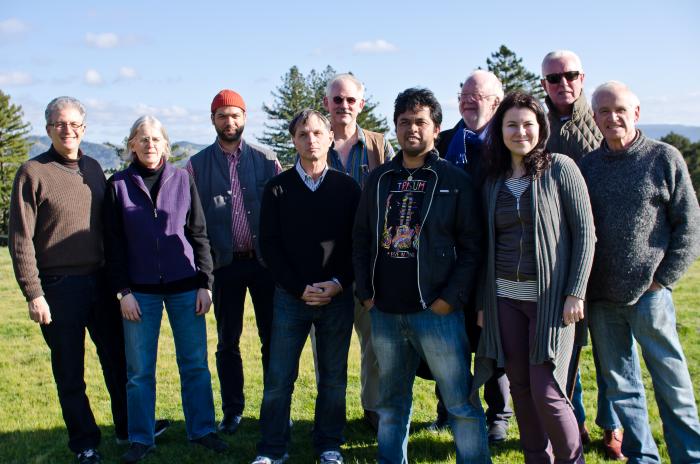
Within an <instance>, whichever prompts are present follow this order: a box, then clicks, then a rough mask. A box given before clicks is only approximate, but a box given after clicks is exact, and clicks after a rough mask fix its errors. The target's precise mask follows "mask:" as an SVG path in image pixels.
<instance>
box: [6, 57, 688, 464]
mask: <svg viewBox="0 0 700 464" xmlns="http://www.w3.org/2000/svg"><path fill="white" fill-rule="evenodd" d="M584 77H585V74H584V72H583V68H582V65H581V61H580V59H579V58H578V56H576V55H575V54H574V53H573V52H570V51H555V52H551V53H549V54H547V55H546V56H545V58H544V60H543V62H542V85H543V87H544V89H545V91H546V93H547V97H546V99H545V104H546V107H547V110H548V111H547V112H545V110H544V108H543V107H542V105H541V104H540V102H539V101H538V100H537V99H536V98H534V97H533V96H531V95H528V94H526V93H522V92H513V93H510V94H508V95H504V92H503V88H502V85H501V83H500V81H499V80H498V78H497V77H496V76H495V75H493V74H492V73H490V72H487V71H483V70H477V71H474V72H473V73H472V74H470V75H469V76H468V77H467V79H466V80H465V82H464V83H463V84H462V87H461V91H460V93H459V94H458V100H459V110H460V113H461V115H462V119H461V120H460V121H459V122H458V123H457V124H456V125H455V126H454V127H453V128H451V129H448V130H445V131H442V132H441V130H440V129H441V124H442V110H441V107H440V104H439V102H438V101H437V99H436V98H435V96H434V95H433V93H432V92H431V91H429V90H427V89H422V88H410V89H407V90H405V91H403V92H401V93H399V95H398V96H397V98H396V100H395V104H394V115H393V121H394V124H395V128H396V136H397V141H398V145H399V146H400V151H399V152H398V153H396V155H394V150H393V148H392V146H391V145H390V144H389V143H388V141H387V139H386V138H385V137H384V136H383V135H382V134H379V133H375V132H371V131H368V130H365V129H362V128H361V127H360V126H359V125H358V124H357V116H358V114H359V113H360V112H361V111H362V108H363V106H364V86H363V85H362V83H361V82H360V81H359V80H358V79H357V78H356V77H354V76H352V75H351V74H340V75H337V76H335V77H334V78H332V79H331V80H330V81H329V83H328V86H327V89H326V95H325V96H324V97H323V106H324V108H325V109H326V110H327V112H328V116H326V115H325V114H323V113H321V112H318V111H315V110H311V109H306V110H303V111H301V112H299V113H298V114H296V115H295V116H294V118H293V120H292V121H291V122H290V124H289V132H290V136H291V139H292V142H293V144H294V147H295V148H296V151H297V154H298V156H297V159H296V161H295V163H294V165H293V166H292V167H290V168H289V169H287V170H286V171H284V172H282V167H281V166H280V164H279V162H278V161H277V158H276V156H275V154H274V153H273V152H272V151H270V150H268V149H265V148H263V147H259V146H256V145H254V144H252V143H249V142H248V141H247V140H244V139H243V137H242V135H243V131H244V128H245V122H246V115H247V112H246V105H245V102H244V100H243V98H242V97H241V96H240V95H239V94H238V93H236V92H234V91H232V90H222V91H221V92H219V93H218V94H217V95H216V96H215V97H214V99H213V101H212V103H211V121H212V124H213V126H214V128H215V130H216V133H217V137H216V140H215V141H214V143H213V144H212V145H210V146H208V147H207V148H205V149H204V150H202V151H201V152H199V153H197V154H196V155H194V156H193V157H191V158H190V160H189V161H188V163H187V166H186V169H180V168H177V167H175V166H174V165H172V164H171V163H169V162H168V157H169V155H170V141H169V139H168V134H167V131H166V130H165V128H164V127H163V126H162V124H161V123H160V122H159V121H158V120H157V119H156V118H154V117H152V116H143V117H141V118H139V119H137V120H136V122H135V123H134V124H133V126H132V128H131V131H130V133H129V137H128V144H127V150H126V151H127V155H128V156H129V160H130V161H131V163H130V164H129V166H128V167H127V168H126V169H124V170H123V171H120V172H118V173H116V174H114V175H113V176H112V177H111V178H110V179H109V180H106V179H105V176H104V174H103V173H102V170H101V168H100V166H99V164H98V163H97V162H96V161H94V160H93V159H92V158H90V157H89V156H86V155H84V154H83V153H82V151H81V150H80V148H79V146H80V142H81V140H82V137H83V135H84V133H85V129H86V120H85V109H84V107H83V105H82V104H81V103H80V102H79V101H78V100H76V99H74V98H71V97H59V98H56V99H54V100H53V101H52V102H51V103H49V105H48V106H47V108H46V114H45V116H46V130H47V133H48V135H49V137H50V138H51V141H52V145H51V148H50V149H49V151H47V152H46V153H43V154H41V155H39V156H38V157H36V158H33V159H32V160H29V161H27V162H26V163H24V164H23V165H22V166H21V168H20V169H19V171H18V173H17V176H16V178H15V183H14V187H13V192H12V198H11V210H10V236H9V244H10V253H11V256H12V260H13V264H14V269H15V275H16V277H17V281H18V283H19V285H20V288H21V290H22V292H23V294H24V296H25V297H26V299H27V301H28V305H29V315H30V317H31V319H32V320H34V321H36V322H38V323H39V324H40V326H41V330H42V334H43V335H44V338H45V340H46V343H47V345H48V346H49V348H50V350H51V365H52V369H53V374H54V379H55V381H56V385H57V388H58V396H59V401H60V403H61V408H62V411H63V416H64V420H65V423H66V427H67V429H68V435H69V443H68V444H69V447H70V449H71V450H72V451H73V452H74V453H75V454H76V456H77V459H78V462H79V463H96V462H100V460H101V457H100V455H99V453H98V452H97V447H98V445H99V442H100V431H99V428H98V427H97V426H96V424H95V420H94V417H93V415H92V412H91V409H90V405H89V402H88V399H87V396H86V395H85V383H84V380H83V375H84V374H83V370H84V365H83V363H84V338H85V329H86V328H87V329H88V332H89V333H90V336H91V338H92V340H93V341H94V343H95V345H96V348H97V353H98V356H99V358H100V363H101V366H102V370H103V373H104V377H105V382H106V384H107V388H108V390H109V393H110V396H111V400H112V413H113V417H114V423H115V434H116V438H117V441H118V442H120V443H129V444H130V445H129V448H128V450H127V451H126V452H125V453H124V455H123V456H122V459H123V461H125V462H137V461H139V460H141V459H143V458H145V457H147V455H148V454H149V453H150V452H151V451H152V450H153V449H154V447H155V436H156V435H158V434H159V433H161V432H162V431H163V430H164V428H165V427H166V426H167V424H166V423H165V422H164V421H157V420H156V419H155V417H156V416H155V394H156V385H155V366H156V354H157V348H158V335H159V332H160V324H161V318H162V311H163V307H165V309H166V311H167V312H168V318H169V321H170V325H171V327H172V331H173V336H174V340H175V348H176V358H177V365H178V369H179V372H180V380H181V391H182V404H183V410H184V415H185V426H186V431H187V438H188V439H189V440H190V441H191V442H193V443H195V444H198V445H201V446H203V447H205V448H208V449H210V450H213V451H215V452H225V451H226V450H227V448H228V444H227V442H226V441H225V440H223V439H222V438H221V437H220V436H219V435H218V434H217V431H218V432H222V433H224V434H234V433H235V432H236V430H237V429H238V428H239V425H240V423H241V420H242V417H243V412H244V407H245V398H244V394H243V391H244V388H243V385H244V384H243V380H244V379H243V368H242V359H241V352H240V347H239V342H240V337H241V333H242V330H243V308H244V301H245V295H246V292H247V291H249V292H250V295H251V297H252V302H253V307H254V310H255V317H256V321H257V328H258V333H259V337H260V340H261V352H262V368H263V374H264V375H263V378H264V391H263V400H262V404H261V407H260V422H259V424H260V433H261V438H260V441H259V443H258V445H257V454H258V456H257V457H255V459H254V460H253V464H279V463H282V462H284V461H286V460H287V459H288V457H289V454H288V443H289V439H290V435H291V433H292V428H293V427H292V418H291V417H290V404H291V397H292V392H293V389H294V382H295V380H296V377H297V375H298V370H299V358H300V355H301V351H302V349H303V346H304V344H305V342H306V339H307V338H308V337H309V334H310V333H312V340H313V345H314V361H315V368H316V374H317V375H316V381H317V388H318V395H317V398H316V409H315V418H314V427H313V432H312V441H313V447H314V450H315V452H316V454H317V456H318V460H319V462H321V463H326V464H339V463H342V462H343V455H342V452H341V445H342V444H343V442H344V438H343V429H344V425H345V420H346V408H345V401H346V386H347V357H348V350H349V345H350V339H351V333H352V327H353V325H354V327H355V330H356V332H357V335H358V340H359V342H360V346H361V383H362V390H361V400H362V407H363V409H364V417H365V420H366V421H367V423H368V424H369V425H370V426H371V427H372V428H373V429H374V430H375V432H376V434H377V442H378V454H377V461H378V462H381V463H406V462H408V436H409V428H410V418H411V411H412V388H413V382H414V378H415V376H416V375H420V376H422V377H425V378H430V379H434V380H435V382H436V394H437V397H438V407H437V410H438V416H437V420H436V421H435V423H434V424H432V425H431V429H435V430H439V429H441V428H445V427H449V428H450V429H451V431H452V435H453V437H454V442H455V447H456V460H457V462H458V463H487V462H490V454H489V446H488V445H489V444H497V443H499V442H502V441H503V440H505V439H506V436H507V432H508V422H509V419H510V417H511V416H512V414H513V411H512V410H511V409H510V408H509V406H508V402H509V401H508V397H509V396H511V397H512V401H513V406H514V410H515V417H516V420H517V422H518V428H519V431H520V443H521V447H522V450H523V453H524V457H525V461H526V462H528V463H545V462H546V463H550V462H554V463H582V462H584V455H583V446H584V445H585V444H587V443H588V442H590V436H589V432H588V428H587V426H586V424H585V411H584V410H583V402H582V400H581V395H582V388H581V381H580V374H579V372H578V359H579V358H578V355H579V353H580V347H581V346H583V345H584V344H585V343H586V338H587V332H588V331H590V334H591V339H592V342H593V343H592V344H593V357H594V361H595V366H596V381H597V384H598V415H597V418H596V423H597V424H598V425H599V426H600V427H601V428H602V429H603V430H604V433H603V436H604V440H603V444H604V447H605V453H606V456H607V457H608V458H610V459H618V460H621V459H625V458H626V459H628V462H634V463H656V462H660V458H659V453H658V450H657V447H656V444H655V442H654V439H653V437H652V435H651V432H650V429H649V423H648V416H647V407H646V398H645V393H644V386H643V384H642V382H641V373H640V363H639V359H638V355H637V348H636V345H637V344H639V345H640V347H641V352H642V355H643V356H644V359H645V362H646V365H647V368H648V369H649V372H650V374H651V380H652V383H653V389H654V393H655V396H656V400H657V404H658V406H659V412H660V417H661V420H662V423H663V431H664V438H665V440H666V442H667V448H668V453H669V456H670V458H671V461H672V462H674V463H691V462H700V423H699V422H698V413H697V407H696V403H695V398H694V394H693V386H692V382H691V379H690V375H689V373H688V367H687V364H686V360H685V357H684V355H683V350H682V348H681V345H680V342H679V339H678V334H677V332H676V327H675V309H674V306H673V301H672V298H671V289H672V287H673V285H674V284H675V283H676V282H677V281H678V280H679V279H680V277H681V276H682V275H683V273H684V272H685V271H686V270H687V268H688V267H689V266H690V264H691V263H692V262H693V261H694V259H695V258H696V257H697V256H698V255H699V254H700V208H699V207H698V202H697V199H696V196H695V192H694V191H693V187H692V184H691V181H690V177H689V174H688V170H687V167H686V165H685V162H684V160H683V158H682V156H681V155H680V153H679V152H678V151H677V150H675V149H674V148H672V147H671V146H669V145H666V144H663V143H661V142H657V141H654V140H651V139H648V138H646V137H645V136H644V134H642V133H641V131H640V130H639V129H637V128H636V123H637V121H638V118H639V111H640V103H639V100H638V99H637V97H636V96H635V95H634V93H632V91H631V90H630V89H629V88H628V87H627V86H625V85H624V84H622V83H620V82H616V81H609V82H606V83H604V84H602V85H601V86H599V87H598V88H597V89H596V90H595V92H594V93H593V96H592V108H591V107H589V104H588V102H587V100H586V98H585V96H584V94H583V91H582V89H583V82H584ZM212 300H213V303H214V312H215V316H216V323H217V334H218V343H217V349H216V366H217V371H218V377H219V381H220V386H221V397H222V409H223V417H222V420H221V421H220V422H219V424H218V425H217V423H216V421H215V411H214V403H213V395H212V384H211V376H210V373H209V369H208V364H207V344H206V327H205V318H204V317H203V316H204V314H206V313H207V312H208V311H209V309H210V307H211V304H212ZM472 352H474V353H475V355H474V368H473V375H472V369H471V353H472ZM481 386H484V387H485V388H484V398H485V401H486V403H487V410H486V412H484V410H483V408H482V405H481V401H480V399H479V390H480V388H481ZM623 431H624V433H623Z"/></svg>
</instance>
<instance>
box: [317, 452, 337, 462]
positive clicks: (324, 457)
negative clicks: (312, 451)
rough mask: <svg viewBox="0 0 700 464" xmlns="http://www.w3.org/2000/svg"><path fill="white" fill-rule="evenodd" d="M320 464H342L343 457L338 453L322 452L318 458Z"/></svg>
mask: <svg viewBox="0 0 700 464" xmlns="http://www.w3.org/2000/svg"><path fill="white" fill-rule="evenodd" d="M318 462H319V463H321V464H343V455H342V454H340V451H324V452H323V453H321V455H320V456H319V457H318Z"/></svg>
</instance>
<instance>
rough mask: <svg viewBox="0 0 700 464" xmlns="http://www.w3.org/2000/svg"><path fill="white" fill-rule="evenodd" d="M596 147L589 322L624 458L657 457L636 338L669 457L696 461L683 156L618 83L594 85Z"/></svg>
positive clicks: (589, 173) (688, 211) (692, 255)
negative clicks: (682, 328)
mask: <svg viewBox="0 0 700 464" xmlns="http://www.w3.org/2000/svg"><path fill="white" fill-rule="evenodd" d="M593 112H594V116H595V121H596V124H597V125H598V127H599V128H600V131H601V132H602V133H603V137H604V141H603V143H602V145H601V147H600V148H599V149H597V150H595V151H593V152H591V153H590V154H589V155H588V156H586V157H585V158H583V160H581V161H580V168H581V172H582V174H583V176H584V178H585V179H586V182H587V184H588V189H589V193H590V198H591V206H592V209H593V216H594V220H595V227H596V235H597V239H598V241H597V243H596V250H595V258H594V261H593V270H592V272H591V278H590V280H589V282H588V301H589V303H590V306H589V327H590V332H591V338H592V339H593V345H594V346H595V348H596V350H597V352H598V357H599V361H600V367H601V369H600V373H601V374H602V375H603V376H604V380H605V383H606V384H607V398H608V400H609V401H611V402H612V404H613V407H614V409H615V412H616V413H617V415H618V417H619V418H620V422H621V423H622V426H623V427H624V429H625V434H624V438H623V441H622V452H623V453H624V454H625V456H627V457H628V458H629V461H628V462H629V463H658V462H661V461H660V458H659V452H658V449H657V447H656V443H654V439H653V437H652V435H651V431H650V428H649V418H648V414H647V404H646V398H645V395H644V384H643V383H642V376H641V371H640V364H639V358H638V356H637V348H636V344H637V343H638V344H639V345H640V347H641V350H642V355H643V357H644V361H645V362H646V365H647V369H648V370H649V373H650V374H651V380H652V383H653V386H654V394H655V396H656V402H657V404H658V406H659V415H660V416H661V421H662V423H663V431H664V438H665V440H666V444H667V449H668V454H669V456H670V458H671V462H672V463H680V462H700V422H698V411H697V407H696V403H695V398H694V394H693V384H692V381H691V378H690V374H689V373H688V365H687V363H686V359H685V355H684V354H683V348H682V347H681V344H680V340H679V339H678V333H677V331H676V316H675V308H674V305H673V300H672V298H671V289H672V287H673V285H674V284H675V283H676V282H677V281H678V280H679V279H680V278H681V276H682V275H683V273H685V271H686V270H687V269H688V267H689V266H690V265H691V264H692V263H693V261H694V260H695V259H696V258H697V257H698V255H699V254H700V207H698V202H697V198H696V196H695V192H694V191H693V186H692V184H691V181H690V175H689V174H688V168H687V166H686V164H685V161H684V160H683V157H682V155H681V154H680V153H679V152H678V150H676V149H675V148H673V147H672V146H670V145H667V144H665V143H662V142H657V141H655V140H651V139H648V138H646V137H645V136H644V134H642V133H641V131H639V130H638V129H637V128H636V123H637V121H638V120H639V99H638V98H637V97H636V96H635V95H634V94H633V93H632V92H631V91H630V90H629V88H627V86H625V85H624V84H622V83H620V82H615V81H611V82H607V83H605V84H602V85H601V86H599V87H598V88H597V89H596V91H595V92H594V93H593Z"/></svg>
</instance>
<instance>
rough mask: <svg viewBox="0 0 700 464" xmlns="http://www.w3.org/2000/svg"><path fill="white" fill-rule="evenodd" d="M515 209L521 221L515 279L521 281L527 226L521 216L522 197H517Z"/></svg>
mask: <svg viewBox="0 0 700 464" xmlns="http://www.w3.org/2000/svg"><path fill="white" fill-rule="evenodd" d="M523 193H524V192H523ZM515 209H516V211H517V212H518V222H520V246H519V247H518V265H517V267H516V268H515V281H516V282H520V263H521V261H522V260H523V235H524V234H525V226H524V225H523V219H522V217H521V216H520V197H518V198H516V199H515Z"/></svg>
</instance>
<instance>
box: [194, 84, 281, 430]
mask: <svg viewBox="0 0 700 464" xmlns="http://www.w3.org/2000/svg"><path fill="white" fill-rule="evenodd" d="M211 122H212V124H213V125H214V129H216V134H217V137H216V141H214V143H213V144H211V145H210V146H208V147H207V148H205V149H204V150H202V151H200V152H199V153H197V154H196V155H194V156H193V157H192V158H190V162H189V163H188V165H187V169H188V170H189V171H190V172H191V173H192V176H193V177H194V180H195V183H196V184H197V190H198V192H199V197H200V199H201V201H202V207H203V208H204V215H205V217H206V219H207V233H208V234H209V243H210V245H211V252H212V255H213V257H214V288H213V300H214V314H215V315H216V329H217V333H218V336H219V341H218V343H217V345H216V370H217V371H218V373H219V382H220V384H221V408H222V409H223V412H224V417H223V420H222V421H221V423H220V424H219V430H220V431H222V432H224V433H227V434H232V433H234V432H235V431H236V430H237V429H238V425H239V424H240V422H241V416H242V414H243V407H244V406H245V398H244V396H243V362H242V360H241V350H240V347H239V342H240V339H241V333H242V331H243V308H244V304H245V295H246V291H250V295H251V297H252V299H253V309H254V310H255V321H256V322H257V326H258V334H259V336H260V342H261V344H262V347H261V351H262V363H263V371H267V364H268V360H269V358H270V330H271V327H272V294H273V292H274V288H275V286H274V283H273V281H272V277H271V276H270V273H269V272H268V271H267V269H265V268H264V267H263V266H262V264H261V263H260V261H259V257H260V253H259V244H258V220H259V217H260V203H261V202H262V193H263V189H264V188H265V184H266V183H267V181H268V180H269V179H270V178H271V177H273V176H275V175H277V174H279V173H280V172H281V170H282V168H281V166H280V164H279V162H278V161H277V156H275V154H274V153H273V152H272V151H270V150H268V149H266V148H263V147H259V146H256V145H253V144H251V143H248V142H246V141H245V140H244V139H243V129H245V122H246V106H245V102H244V101H243V98H242V97H241V96H240V95H239V94H238V93H236V92H234V91H233V90H228V89H225V90H222V91H221V92H219V93H218V94H216V96H215V97H214V100H213V101H212V102H211Z"/></svg>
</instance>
